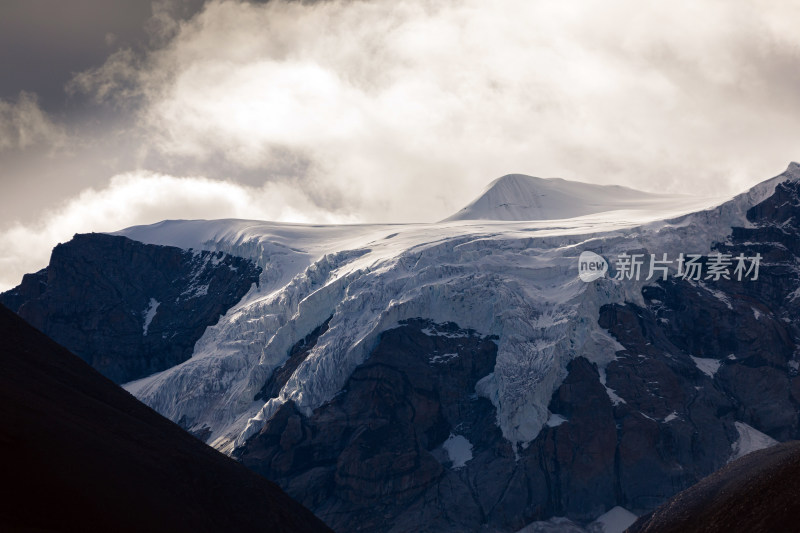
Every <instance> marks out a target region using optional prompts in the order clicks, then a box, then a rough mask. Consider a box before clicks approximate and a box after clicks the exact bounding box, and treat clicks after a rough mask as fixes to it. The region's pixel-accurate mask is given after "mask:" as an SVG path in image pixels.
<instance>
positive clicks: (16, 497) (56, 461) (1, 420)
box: [0, 306, 330, 532]
mask: <svg viewBox="0 0 800 533" xmlns="http://www.w3.org/2000/svg"><path fill="white" fill-rule="evenodd" d="M0 339H2V343H1V344H0V471H1V472H2V479H3V485H4V486H5V489H6V490H4V492H5V496H4V497H3V498H0V530H3V531H120V532H122V531H153V532H155V531H169V532H180V531H193V532H199V531H228V530H230V531H269V532H276V531H287V532H288V531H291V532H312V531H330V530H329V529H328V528H327V527H326V526H325V525H324V524H323V523H322V522H321V521H320V520H319V519H317V518H316V517H315V516H314V515H313V514H311V512H310V511H308V510H307V509H305V508H304V507H302V506H301V505H300V504H298V503H297V502H295V501H294V500H292V499H291V498H289V497H288V496H287V495H286V494H285V493H283V492H282V491H281V490H280V489H279V488H278V487H277V486H276V485H274V484H273V483H272V482H270V481H268V480H266V479H264V478H262V477H260V476H258V475H256V474H254V473H252V472H250V471H249V470H247V469H246V468H245V467H243V466H241V465H239V464H238V463H236V462H235V461H233V460H232V459H229V458H227V457H225V456H224V455H222V454H220V453H219V452H217V451H215V450H213V449H212V448H210V447H208V446H206V445H204V444H203V443H201V442H200V441H198V440H196V439H195V438H194V437H192V436H190V435H189V434H188V433H185V432H184V431H183V430H182V429H180V428H179V427H178V426H177V425H175V424H173V423H172V422H170V421H168V420H167V419H165V418H163V417H162V416H160V415H159V414H157V413H156V412H155V411H153V410H152V409H150V408H149V407H147V406H145V405H144V404H142V403H140V402H139V401H137V400H136V399H135V398H134V397H133V396H131V395H130V394H128V393H127V392H125V391H124V390H123V389H121V388H119V387H117V386H116V385H114V384H113V383H112V382H110V381H108V380H107V379H106V378H104V377H102V376H101V375H100V374H99V373H98V372H96V371H95V370H93V369H92V368H91V367H89V365H88V364H86V363H85V362H83V361H82V360H80V359H79V358H78V357H77V356H75V355H73V354H71V353H70V352H68V351H67V350H66V349H65V348H63V347H61V346H59V345H58V344H56V343H55V342H53V341H52V340H50V339H49V338H47V337H46V336H45V335H44V334H42V333H40V332H39V331H37V330H36V329H34V328H33V327H31V326H29V325H28V324H27V323H26V322H25V321H23V320H22V319H21V318H19V317H18V316H16V315H15V314H14V313H12V312H11V311H10V310H8V309H7V308H6V307H3V306H0Z"/></svg>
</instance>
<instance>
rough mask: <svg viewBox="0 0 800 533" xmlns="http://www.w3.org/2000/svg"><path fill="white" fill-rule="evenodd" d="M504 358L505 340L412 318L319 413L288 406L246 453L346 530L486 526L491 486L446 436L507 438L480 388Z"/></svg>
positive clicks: (481, 444)
mask: <svg viewBox="0 0 800 533" xmlns="http://www.w3.org/2000/svg"><path fill="white" fill-rule="evenodd" d="M496 356H497V346H496V344H495V343H494V342H492V340H491V339H489V338H485V337H481V336H479V335H477V334H476V333H475V332H474V331H469V330H461V329H458V328H457V326H455V325H454V324H444V325H439V326H434V325H433V324H431V323H430V322H427V321H422V320H410V321H406V322H405V323H403V325H401V326H400V327H398V328H396V329H392V330H389V331H387V332H385V333H384V334H383V335H382V336H381V339H380V342H379V344H378V345H377V346H376V348H375V349H374V350H373V352H372V354H371V356H370V358H369V359H368V360H367V361H366V362H365V363H364V364H362V365H360V366H359V367H358V368H357V369H356V371H355V372H353V374H352V375H351V376H350V379H349V380H348V382H347V385H346V387H345V389H344V390H343V391H342V392H341V393H340V394H339V395H338V396H336V397H335V398H334V399H333V400H331V401H330V402H328V403H327V404H325V405H324V406H322V407H320V408H319V409H317V410H316V411H315V412H314V413H313V415H312V416H311V417H305V416H303V415H302V414H301V413H300V412H298V411H297V409H296V408H295V407H294V404H293V403H291V402H289V403H286V404H284V405H283V406H282V407H281V408H280V410H279V411H278V412H277V413H276V414H275V415H274V416H273V417H272V418H271V419H270V421H269V423H268V424H267V425H266V426H265V427H264V428H263V429H262V430H261V432H260V433H258V434H257V435H256V436H254V437H253V438H251V439H250V440H249V441H248V442H247V444H246V445H245V446H244V447H243V448H241V449H240V450H239V451H238V455H237V456H238V457H239V458H240V460H241V461H242V462H243V463H244V464H245V466H248V467H250V468H252V469H253V470H255V471H256V472H260V473H262V474H264V475H265V476H267V477H269V478H271V479H274V480H277V481H278V482H279V483H280V484H282V485H283V486H284V487H286V488H287V490H288V491H289V492H290V493H291V494H293V495H294V497H295V498H297V499H299V500H301V501H303V502H304V504H305V505H307V506H309V507H310V508H311V509H312V510H314V511H315V513H316V514H317V515H318V516H320V517H321V518H323V519H324V520H326V521H327V522H328V524H329V525H331V527H333V528H334V529H335V530H340V531H355V530H365V531H375V530H384V529H390V527H391V526H390V524H394V526H395V527H396V528H397V530H398V531H408V530H416V531H424V530H428V531H442V530H445V529H443V528H447V527H450V526H453V527H456V526H457V527H462V528H463V527H469V525H470V524H474V523H480V522H481V521H482V519H483V517H482V510H481V508H480V505H479V504H478V503H477V501H476V498H478V499H479V495H478V494H477V492H476V490H477V488H478V487H479V486H480V483H476V482H475V481H474V480H473V481H471V480H470V479H469V478H468V476H467V475H464V474H462V473H461V471H460V470H458V469H454V468H452V466H453V464H454V463H455V462H463V461H464V460H466V465H468V466H469V465H470V463H471V461H469V460H468V459H467V457H469V452H466V456H464V455H463V454H462V455H461V456H459V457H456V458H455V461H454V458H452V457H450V456H449V455H448V452H447V451H446V450H445V448H443V444H444V443H445V441H447V440H448V439H449V438H450V437H451V435H453V436H454V437H455V436H460V437H461V439H459V441H460V442H463V443H465V444H466V441H469V443H470V444H471V445H472V447H473V449H486V448H488V447H489V444H490V443H497V442H499V441H501V440H502V439H501V437H500V432H499V430H498V428H497V426H496V425H495V423H494V408H493V407H492V405H491V403H490V402H488V401H487V400H485V399H483V398H478V397H477V396H476V395H475V393H474V391H475V384H476V383H477V381H478V380H479V379H480V378H482V377H484V376H486V375H487V374H489V373H490V372H491V371H492V369H493V368H494V364H495V358H496ZM467 446H468V445H467ZM452 453H455V452H452ZM508 453H510V449H509V448H508V446H506V454H508ZM459 460H460V461H459ZM512 460H513V455H512ZM467 470H470V471H471V469H469V468H466V467H465V468H464V473H466V471H467ZM476 471H480V468H477V469H476ZM440 490H442V491H444V492H445V493H444V494H438V492H439V491H440ZM423 524H425V525H423ZM426 528H428V529H426Z"/></svg>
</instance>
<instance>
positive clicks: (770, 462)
mask: <svg viewBox="0 0 800 533" xmlns="http://www.w3.org/2000/svg"><path fill="white" fill-rule="evenodd" d="M798 480H800V443H798V442H795V441H793V442H787V443H783V444H780V445H777V446H774V447H772V448H769V449H766V450H761V451H757V452H754V453H751V454H749V455H747V456H745V457H742V458H741V459H738V460H736V461H734V462H732V463H731V464H729V465H727V466H726V467H724V468H723V469H721V470H719V471H718V472H715V473H714V474H712V475H710V476H708V477H707V478H704V479H703V480H702V481H700V482H699V483H697V484H696V485H693V486H692V487H690V488H688V489H686V490H684V491H682V492H680V493H678V494H677V495H676V496H674V497H673V498H671V499H670V500H669V501H668V502H667V503H665V504H664V505H662V506H660V507H659V508H658V509H656V510H655V511H654V512H653V513H652V514H650V515H648V516H646V517H642V518H640V519H639V520H638V521H637V522H636V523H635V524H634V525H633V526H631V527H630V529H628V530H627V531H628V532H629V533H681V532H684V531H703V532H708V533H717V532H719V533H723V532H729V531H747V532H750V533H772V532H774V531H796V530H797V515H798V513H800V501H798V499H797V494H798V491H800V481H798Z"/></svg>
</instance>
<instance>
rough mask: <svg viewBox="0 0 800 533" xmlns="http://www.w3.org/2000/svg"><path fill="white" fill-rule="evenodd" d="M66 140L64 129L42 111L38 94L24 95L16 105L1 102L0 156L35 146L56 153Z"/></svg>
mask: <svg viewBox="0 0 800 533" xmlns="http://www.w3.org/2000/svg"><path fill="white" fill-rule="evenodd" d="M65 140H66V138H65V134H64V130H63V127H62V126H60V125H58V124H56V123H55V122H53V121H52V120H51V119H50V117H49V116H48V115H47V113H45V112H44V111H43V110H42V109H41V108H40V107H39V103H38V101H37V98H36V95H35V94H32V93H28V92H24V91H23V92H21V93H20V94H19V97H18V98H17V100H16V102H12V101H7V100H3V99H0V152H3V151H5V150H23V149H26V148H28V147H31V146H35V145H46V146H48V147H50V148H52V149H56V148H59V147H61V146H62V145H63V144H64V142H65Z"/></svg>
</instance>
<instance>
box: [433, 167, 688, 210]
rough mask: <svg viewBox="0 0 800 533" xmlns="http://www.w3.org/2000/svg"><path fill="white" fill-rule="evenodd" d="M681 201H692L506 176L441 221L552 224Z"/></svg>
mask: <svg viewBox="0 0 800 533" xmlns="http://www.w3.org/2000/svg"><path fill="white" fill-rule="evenodd" d="M681 198H683V200H692V199H691V198H689V197H681V196H677V195H672V196H669V195H661V194H653V193H647V192H643V191H637V190H635V189H630V188H628V187H620V186H619V185H595V184H591V183H583V182H579V181H570V180H565V179H561V178H550V179H543V178H535V177H533V176H526V175H524V174H508V175H506V176H503V177H501V178H498V179H496V180H494V181H493V182H492V183H490V184H489V186H488V187H487V188H486V189H485V190H484V191H483V193H481V194H480V196H478V197H477V198H476V199H475V200H473V201H472V202H471V203H470V204H469V205H467V206H466V207H464V208H463V209H461V210H460V211H458V212H457V213H455V214H454V215H452V216H451V217H449V218H447V219H445V220H444V221H445V222H447V221H455V220H555V219H562V218H574V217H579V216H584V215H592V214H596V213H603V212H608V211H618V210H625V209H647V208H657V207H663V206H665V205H674V203H675V201H676V200H677V201H679V200H680V199H681Z"/></svg>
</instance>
